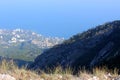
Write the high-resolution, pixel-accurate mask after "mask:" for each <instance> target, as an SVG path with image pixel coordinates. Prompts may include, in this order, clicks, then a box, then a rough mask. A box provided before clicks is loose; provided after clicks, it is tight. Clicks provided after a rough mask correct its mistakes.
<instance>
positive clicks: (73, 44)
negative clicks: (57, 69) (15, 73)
mask: <svg viewBox="0 0 120 80" xmlns="http://www.w3.org/2000/svg"><path fill="white" fill-rule="evenodd" d="M119 57H120V21H119V20H118V21H113V22H109V23H105V24H103V25H99V26H97V27H96V28H93V29H89V30H88V31H85V32H83V33H80V34H77V35H75V36H73V37H71V38H70V39H68V40H66V41H64V42H63V43H62V44H60V45H56V46H54V47H53V48H51V49H49V50H47V51H45V52H44V53H43V54H42V55H39V56H38V57H37V58H36V59H35V61H34V63H33V64H31V65H30V66H28V68H30V69H39V68H40V69H45V68H46V67H49V68H50V67H54V66H57V65H61V66H62V67H66V66H71V67H73V68H76V69H78V68H79V67H83V66H85V67H86V68H92V67H94V66H98V65H108V66H109V67H111V68H112V67H120V64H119V62H120V58H119Z"/></svg>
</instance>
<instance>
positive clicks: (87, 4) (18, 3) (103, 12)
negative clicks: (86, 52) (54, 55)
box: [0, 0, 120, 38]
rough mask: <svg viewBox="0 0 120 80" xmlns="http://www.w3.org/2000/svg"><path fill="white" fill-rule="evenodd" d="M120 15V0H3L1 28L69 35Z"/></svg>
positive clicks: (0, 12)
mask: <svg viewBox="0 0 120 80" xmlns="http://www.w3.org/2000/svg"><path fill="white" fill-rule="evenodd" d="M119 19H120V0H0V28H6V29H15V28H21V29H28V30H31V31H35V32H37V33H40V34H42V35H46V36H58V37H65V38H69V37H70V36H72V35H74V34H77V33H79V32H82V31H84V30H87V29H88V28H91V27H95V26H96V25H99V24H102V23H104V22H108V21H113V20H119Z"/></svg>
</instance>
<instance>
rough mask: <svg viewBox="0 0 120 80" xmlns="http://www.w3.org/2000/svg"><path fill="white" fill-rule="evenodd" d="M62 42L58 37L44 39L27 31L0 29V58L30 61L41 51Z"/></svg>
mask: <svg viewBox="0 0 120 80" xmlns="http://www.w3.org/2000/svg"><path fill="white" fill-rule="evenodd" d="M63 40H64V39H63V38H58V37H45V36H42V35H40V34H37V33H34V32H32V31H28V30H22V29H15V30H7V29H0V56H2V57H9V58H14V59H22V60H27V61H32V60H34V58H35V57H36V56H38V55H40V53H42V52H43V50H46V49H48V48H50V47H52V46H54V45H56V44H59V43H61V42H63Z"/></svg>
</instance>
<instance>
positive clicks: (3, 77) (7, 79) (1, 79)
mask: <svg viewBox="0 0 120 80" xmlns="http://www.w3.org/2000/svg"><path fill="white" fill-rule="evenodd" d="M0 80H16V79H15V78H14V77H12V76H10V75H8V74H0Z"/></svg>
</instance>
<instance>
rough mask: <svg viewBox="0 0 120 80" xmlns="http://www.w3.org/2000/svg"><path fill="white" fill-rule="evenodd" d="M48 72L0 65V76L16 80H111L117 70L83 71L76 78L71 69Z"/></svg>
mask: <svg viewBox="0 0 120 80" xmlns="http://www.w3.org/2000/svg"><path fill="white" fill-rule="evenodd" d="M49 71H50V73H49V74H47V73H45V72H43V73H41V74H37V73H36V72H34V71H30V70H26V69H25V68H18V67H17V66H16V65H15V64H14V62H13V61H10V62H6V61H5V60H3V61H2V63H1V64H0V74H9V75H11V76H13V77H14V78H16V80H111V78H115V77H117V76H118V74H117V73H118V70H117V69H114V70H113V71H110V70H108V69H107V68H106V67H104V68H95V69H94V70H93V73H89V72H87V71H86V70H84V69H83V70H82V71H80V73H79V75H78V76H75V75H72V74H73V71H72V69H71V68H67V69H65V70H63V69H62V68H61V67H57V68H55V69H53V70H49Z"/></svg>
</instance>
